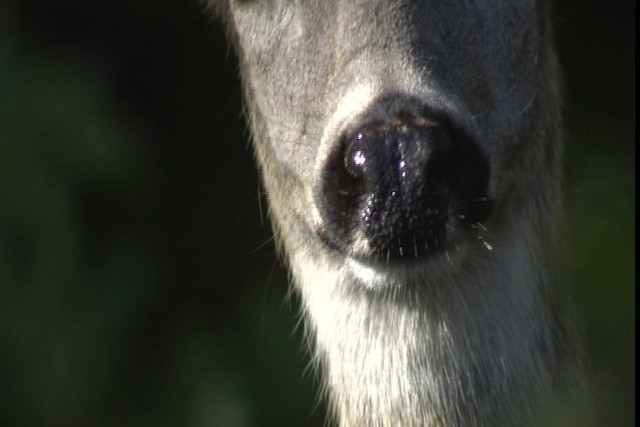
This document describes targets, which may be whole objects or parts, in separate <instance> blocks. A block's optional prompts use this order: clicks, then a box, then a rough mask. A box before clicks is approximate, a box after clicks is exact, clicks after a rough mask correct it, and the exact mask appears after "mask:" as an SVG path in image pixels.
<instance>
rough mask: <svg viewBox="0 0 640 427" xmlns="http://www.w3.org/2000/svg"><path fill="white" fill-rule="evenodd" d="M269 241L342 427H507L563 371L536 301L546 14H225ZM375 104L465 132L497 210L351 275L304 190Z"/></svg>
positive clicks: (557, 330) (552, 115)
mask: <svg viewBox="0 0 640 427" xmlns="http://www.w3.org/2000/svg"><path fill="white" fill-rule="evenodd" d="M212 5H213V7H214V8H215V9H216V10H217V12H218V14H219V15H221V16H222V17H223V19H224V20H225V22H226V23H227V26H228V31H229V35H230V38H231V39H232V40H233V43H234V45H235V47H236V50H237V53H238V56H239V59H240V67H241V72H242V78H243V82H244V89H245V95H246V106H247V112H248V118H249V122H250V126H251V129H252V133H253V137H254V140H255V148H256V155H257V159H258V163H259V165H260V167H261V170H262V174H263V179H264V184H265V187H266V189H267V192H268V196H269V201H270V213H271V218H272V221H273V227H274V230H275V232H276V235H277V237H278V240H279V242H280V243H281V245H282V248H283V249H284V253H285V254H286V259H287V261H288V263H289V265H290V268H291V271H292V274H293V282H294V284H295V288H296V289H297V291H298V292H299V293H300V295H301V296H302V304H303V310H304V313H305V318H306V321H307V324H308V327H309V330H310V334H311V343H312V348H313V354H314V359H315V360H317V361H318V362H319V364H320V366H321V369H322V373H323V381H324V390H325V391H326V395H327V398H328V401H329V403H330V407H331V409H332V413H333V415H334V416H335V419H336V420H337V421H338V422H339V423H340V424H341V425H462V426H476V425H495V424H502V423H506V424H514V425H520V424H521V423H522V422H524V420H526V419H528V418H529V417H530V416H531V415H532V414H535V413H536V412H538V411H539V410H540V405H539V403H540V398H541V397H548V396H549V393H552V392H554V391H558V390H561V389H562V388H563V386H564V385H565V384H568V383H570V382H571V381H572V380H573V379H574V378H575V377H576V376H577V374H576V373H577V372H579V367H578V365H579V363H578V358H577V356H576V347H575V342H574V340H573V338H572V337H573V333H572V332H571V331H570V329H567V327H565V326H564V320H563V318H564V316H563V312H564V311H566V308H565V307H566V306H565V304H566V303H565V302H563V301H562V302H561V300H559V299H558V298H557V297H556V296H555V294H553V293H552V292H551V290H552V288H553V283H554V280H555V279H556V277H555V273H554V267H553V261H554V259H555V257H556V256H557V254H558V247H557V242H555V238H556V236H557V235H558V230H557V229H558V219H559V217H560V215H561V207H560V196H561V193H560V175H561V173H560V168H561V152H562V144H561V140H560V107H559V102H560V101H559V84H558V81H559V78H558V66H557V61H556V57H555V54H554V51H553V48H552V43H551V36H550V34H551V32H550V28H549V19H548V16H549V11H548V10H547V9H548V5H547V2H546V1H534V0H515V1H509V2H505V1H503V0H452V1H428V0H426V1H417V0H415V1H412V0H369V1H359V0H344V1H341V0H307V1H303V0H232V1H230V2H226V1H214V2H213V3H212ZM389 93H401V94H407V95H409V96H412V97H418V98H420V99H423V100H424V102H425V103H428V104H429V105H432V106H434V107H436V108H438V109H440V110H442V111H445V112H446V113H447V114H448V115H449V116H451V117H452V118H453V119H454V120H456V122H457V123H459V124H460V126H462V127H464V128H465V130H466V131H467V132H468V133H470V134H471V135H473V136H474V138H475V140H476V141H478V142H479V145H480V146H481V148H482V149H483V150H484V152H485V153H486V154H487V156H488V158H489V162H490V167H491V180H490V185H489V194H490V195H491V197H492V198H493V199H494V200H495V209H494V212H493V214H492V215H491V217H490V218H489V220H488V221H487V222H486V224H485V225H484V227H483V228H482V229H481V230H478V231H477V233H475V234H474V235H472V236H471V235H470V236H467V238H466V239H462V240H461V241H460V242H459V245H456V248H455V249H451V250H447V251H445V253H443V254H441V255H439V256H437V257H434V258H432V259H428V260H425V261H424V262H423V263H415V264H412V265H411V266H405V267H403V266H393V265H386V264H384V263H380V265H377V266H373V267H371V266H364V265H361V264H360V263H358V262H357V261H355V260H353V259H351V258H350V256H349V254H348V253H347V254H345V253H340V252H339V251H335V250H333V249H330V248H328V247H326V246H325V244H324V243H323V242H322V240H321V239H319V238H318V233H317V231H318V230H320V229H322V228H323V221H324V218H323V216H322V214H321V213H320V209H319V208H320V207H319V206H318V204H319V203H320V202H319V201H318V197H317V192H318V191H319V190H318V186H319V179H320V178H319V177H320V174H321V171H322V168H323V165H324V163H325V162H326V160H327V157H328V155H329V154H328V153H329V152H330V151H331V150H332V149H333V148H334V147H335V144H337V141H338V139H339V135H340V133H341V132H342V131H343V130H344V129H345V127H346V126H349V125H350V123H352V122H353V121H354V120H357V117H358V115H359V114H361V113H362V112H363V111H364V110H365V109H366V108H367V107H368V106H369V105H371V103H372V102H374V101H375V99H378V98H379V97H381V96H385V95H386V94H389Z"/></svg>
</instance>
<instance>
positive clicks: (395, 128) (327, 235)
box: [319, 112, 492, 260]
mask: <svg viewBox="0 0 640 427" xmlns="http://www.w3.org/2000/svg"><path fill="white" fill-rule="evenodd" d="M488 183H489V167H488V162H487V160H486V158H485V156H483V154H482V152H481V150H480V149H479V148H478V147H477V145H476V144H475V143H474V142H473V141H471V140H470V139H469V138H467V137H465V135H464V134H463V133H462V132H459V131H457V130H456V129H454V128H453V127H452V126H451V124H450V123H449V121H448V120H447V119H446V117H444V116H441V117H436V116H435V115H416V114H413V113H403V112H399V113H398V114H395V115H394V116H393V117H392V118H391V119H389V120H387V121H372V122H369V123H366V124H364V125H362V126H360V127H357V128H356V129H355V130H354V131H352V132H349V133H346V134H345V135H343V137H342V141H341V142H340V144H339V146H338V147H337V149H336V150H335V151H334V153H332V155H331V156H330V157H329V159H328V161H327V164H326V165H325V169H324V171H323V177H322V185H321V188H320V194H319V198H320V203H319V205H320V209H321V212H322V215H323V217H324V230H322V236H323V237H324V239H325V240H326V241H328V242H329V243H331V244H332V245H333V246H335V247H337V248H339V249H340V250H342V251H343V252H345V253H347V254H350V255H355V256H360V257H363V258H366V259H374V260H400V259H415V258H419V257H423V256H426V255H429V254H433V253H435V252H437V251H439V250H441V249H442V248H443V247H445V246H446V243H447V238H448V234H450V233H451V232H452V231H454V230H456V229H457V228H465V227H467V226H470V225H474V224H478V223H481V222H483V221H485V220H486V218H487V217H488V215H489V213H490V212H491V206H492V203H491V202H490V201H489V200H488V197H487V186H488Z"/></svg>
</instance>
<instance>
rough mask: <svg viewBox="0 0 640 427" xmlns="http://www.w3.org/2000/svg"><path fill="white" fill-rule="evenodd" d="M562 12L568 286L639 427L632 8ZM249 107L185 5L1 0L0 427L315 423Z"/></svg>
mask: <svg viewBox="0 0 640 427" xmlns="http://www.w3.org/2000/svg"><path fill="white" fill-rule="evenodd" d="M555 9H556V10H555V14H554V22H555V25H556V28H557V30H556V38H557V42H558V50H559V53H560V57H561V62H562V64H563V68H564V80H565V85H566V109H565V114H566V124H567V126H566V141H567V144H568V145H567V150H566V154H567V155H566V207H567V212H568V217H569V222H568V223H569V225H568V230H567V236H568V238H569V243H568V246H569V248H570V254H569V258H570V265H569V266H568V270H569V272H570V275H571V279H572V280H571V291H572V293H573V295H574V297H575V300H576V302H577V308H578V311H579V313H580V315H581V317H582V321H583V322H582V323H583V329H584V331H585V336H586V341H587V346H588V349H589V353H590V356H591V360H592V365H593V370H594V376H595V384H596V389H597V391H598V400H599V401H600V403H601V404H602V408H603V409H602V414H603V418H604V419H606V425H609V426H631V425H634V419H635V415H634V408H635V403H634V397H635V387H634V378H635V361H634V356H635V327H634V319H635V311H634V310H635V306H634V299H635V292H634V278H635V267H634V258H635V244H634V242H635V222H634V216H635V181H634V172H635V142H634V141H635V118H634V117H635V40H634V35H635V3H634V2H633V1H630V0H628V1H617V0H610V1H607V2H601V1H595V0H588V1H586V0H583V1H579V0H558V1H556V2H555ZM241 105H242V101H241V93H240V89H239V86H238V78H237V77H236V62H235V58H234V57H233V54H230V53H229V50H228V48H227V46H226V44H225V41H224V38H223V33H222V31H221V30H220V29H219V28H218V26H217V25H216V24H215V23H213V22H212V21H211V19H210V18H208V17H207V15H206V14H205V13H203V10H202V6H201V5H200V4H199V3H198V2H197V1H196V0H186V1H172V2H170V1H163V0H136V1H134V2H110V1H106V0H93V1H88V0H87V1H73V0H57V1H43V0H32V1H19V0H4V1H2V2H0V425H3V426H5V425H6V426H116V425H117V426H152V425H153V426H194V427H199V426H272V425H273V426H277V425H301V424H302V425H322V423H323V422H324V407H323V406H322V404H319V405H317V402H316V399H315V379H314V378H313V375H312V374H311V373H310V371H309V370H308V369H307V357H306V354H305V349H304V346H303V345H302V336H301V335H302V334H301V330H300V329H301V328H299V327H297V328H296V324H297V323H298V321H299V317H298V315H297V301H295V299H294V300H293V301H290V302H286V301H285V295H286V293H287V286H288V285H287V276H286V272H284V270H283V268H282V267H281V265H280V264H278V263H277V262H276V261H275V255H274V249H273V245H272V243H271V242H270V236H271V233H270V231H269V226H268V224H267V223H265V221H263V220H262V219H261V216H260V210H261V208H260V202H259V199H260V198H261V195H260V187H259V184H258V183H259V179H258V176H257V174H256V171H255V167H254V165H253V158H252V157H253V156H252V152H251V148H250V147H249V146H248V143H247V140H248V138H247V132H246V129H245V124H244V122H243V120H242V118H241ZM262 199H263V197H262ZM263 202H264V200H263ZM262 210H263V211H264V208H262ZM603 424H605V423H604V422H603Z"/></svg>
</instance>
